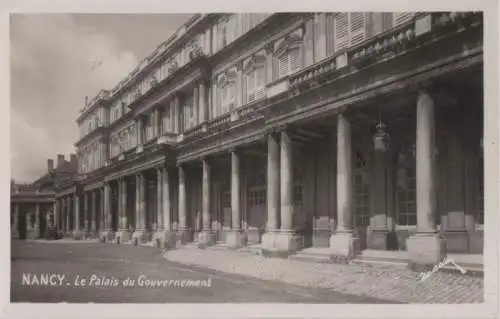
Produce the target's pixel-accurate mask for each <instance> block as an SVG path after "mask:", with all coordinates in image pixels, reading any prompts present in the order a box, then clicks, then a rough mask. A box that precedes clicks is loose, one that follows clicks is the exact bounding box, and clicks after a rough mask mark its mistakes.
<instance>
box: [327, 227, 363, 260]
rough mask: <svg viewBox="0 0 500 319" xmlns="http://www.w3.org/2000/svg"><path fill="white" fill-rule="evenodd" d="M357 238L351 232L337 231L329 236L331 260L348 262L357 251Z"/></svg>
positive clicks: (358, 243)
mask: <svg viewBox="0 0 500 319" xmlns="http://www.w3.org/2000/svg"><path fill="white" fill-rule="evenodd" d="M359 245H360V242H359V238H357V237H356V236H355V234H354V233H353V232H345V233H344V232H339V233H335V234H333V235H332V236H330V253H331V255H330V256H331V258H332V260H333V261H335V262H338V263H349V262H350V261H351V260H352V259H353V258H354V257H355V256H356V255H357V254H358V252H359Z"/></svg>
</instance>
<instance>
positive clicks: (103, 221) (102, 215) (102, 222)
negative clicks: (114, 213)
mask: <svg viewBox="0 0 500 319" xmlns="http://www.w3.org/2000/svg"><path fill="white" fill-rule="evenodd" d="M99 191H100V192H101V196H100V197H101V213H100V214H99V218H100V220H99V224H100V225H101V227H100V233H103V232H104V231H106V212H105V210H106V209H105V200H104V197H105V196H106V195H105V191H104V187H101V188H100V190H99ZM99 237H100V238H102V236H99Z"/></svg>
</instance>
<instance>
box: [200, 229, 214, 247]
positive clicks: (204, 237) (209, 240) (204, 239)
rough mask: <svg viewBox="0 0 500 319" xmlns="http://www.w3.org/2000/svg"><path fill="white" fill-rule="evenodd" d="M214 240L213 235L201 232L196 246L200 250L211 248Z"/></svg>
mask: <svg viewBox="0 0 500 319" xmlns="http://www.w3.org/2000/svg"><path fill="white" fill-rule="evenodd" d="M215 243H216V240H215V234H214V233H211V232H208V231H203V232H201V233H200V234H199V235H198V246H199V247H200V248H204V247H208V246H213V245H215Z"/></svg>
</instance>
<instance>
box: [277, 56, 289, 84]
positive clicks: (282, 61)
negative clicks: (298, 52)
mask: <svg viewBox="0 0 500 319" xmlns="http://www.w3.org/2000/svg"><path fill="white" fill-rule="evenodd" d="M289 63H290V62H289V55H288V54H286V53H285V54H283V55H281V56H280V57H279V58H278V78H282V77H284V76H286V75H288V73H289Z"/></svg>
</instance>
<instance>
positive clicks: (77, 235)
mask: <svg viewBox="0 0 500 319" xmlns="http://www.w3.org/2000/svg"><path fill="white" fill-rule="evenodd" d="M82 239H83V233H82V231H81V230H79V229H77V230H74V231H73V240H82Z"/></svg>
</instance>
